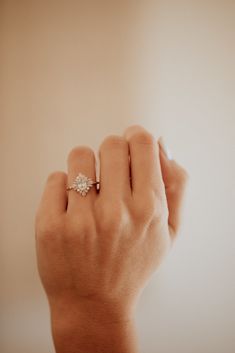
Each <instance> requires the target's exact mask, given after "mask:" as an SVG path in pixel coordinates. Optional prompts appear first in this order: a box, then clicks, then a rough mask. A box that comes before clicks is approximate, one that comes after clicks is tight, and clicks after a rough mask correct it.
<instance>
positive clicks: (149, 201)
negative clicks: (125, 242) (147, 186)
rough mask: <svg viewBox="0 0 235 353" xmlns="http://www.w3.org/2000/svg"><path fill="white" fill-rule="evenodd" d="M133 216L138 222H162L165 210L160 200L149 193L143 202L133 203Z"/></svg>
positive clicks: (165, 213)
mask: <svg viewBox="0 0 235 353" xmlns="http://www.w3.org/2000/svg"><path fill="white" fill-rule="evenodd" d="M134 218H135V220H136V221H137V222H138V223H140V224H147V223H149V222H151V221H152V220H155V221H156V220H157V221H158V222H162V221H163V220H165V218H167V210H166V211H165V207H164V204H163V202H162V200H160V199H159V198H158V197H156V196H155V195H149V196H148V198H146V200H145V201H144V202H142V203H140V202H136V203H135V208H134Z"/></svg>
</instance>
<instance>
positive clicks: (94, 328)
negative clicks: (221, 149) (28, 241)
mask: <svg viewBox="0 0 235 353" xmlns="http://www.w3.org/2000/svg"><path fill="white" fill-rule="evenodd" d="M159 146H160V147H159ZM99 158H100V177H99V180H100V190H99V191H97V189H96V187H94V186H93V187H92V188H91V190H90V191H89V192H88V194H87V196H85V197H83V196H81V195H80V194H79V193H77V192H75V191H74V190H71V191H69V192H67V191H66V186H67V185H71V184H72V182H73V181H74V179H75V177H76V176H77V174H78V173H79V172H81V173H83V174H85V175H87V176H89V177H91V178H92V179H93V180H95V179H96V161H95V154H94V152H93V151H92V150H91V149H90V148H89V147H85V146H80V147H77V148H75V149H73V150H72V151H71V152H70V154H69V156H68V175H67V174H65V173H63V172H55V173H53V174H51V175H50V176H49V178H48V180H47V183H46V186H45V191H44V193H43V196H42V200H41V203H40V206H39V209H38V212H37V216H36V245H37V256H38V268H39V273H40V276H41V280H42V283H43V286H44V288H45V291H46V293H47V297H48V300H49V304H50V309H51V321H52V330H53V337H54V341H55V346H56V350H57V352H59V353H65V352H66V353H70V352H71V353H72V352H83V353H87V352H89V353H90V352H92V353H94V352H101V351H102V353H106V352H109V353H111V352H115V353H116V352H122V353H124V352H131V353H132V352H136V347H135V339H134V329H133V323H132V320H133V313H134V308H135V306H136V303H137V300H138V298H139V296H140V293H141V291H142V290H143V288H144V287H145V285H146V283H147V282H148V280H149V278H150V276H151V275H152V274H153V273H154V272H155V271H156V270H157V269H158V267H159V265H160V264H161V262H162V261H163V259H164V257H165V256H166V254H167V252H168V250H169V249H170V247H171V244H172V241H173V240H174V239H175V237H176V235H177V232H178V228H179V223H180V214H181V205H182V199H183V194H184V189H185V183H186V180H187V174H186V172H185V170H184V169H183V168H182V167H180V166H179V165H178V164H177V163H176V162H175V161H174V160H170V159H168V158H167V154H166V151H165V149H164V146H163V145H162V144H161V143H160V144H159V143H158V142H157V141H156V139H155V138H154V136H152V134H150V133H149V132H148V131H146V130H145V129H144V128H143V127H141V126H138V125H134V126H131V127H129V128H128V129H127V130H126V131H125V133H124V136H123V137H121V136H109V137H107V138H106V139H105V140H104V141H103V143H102V144H101V146H100V149H99Z"/></svg>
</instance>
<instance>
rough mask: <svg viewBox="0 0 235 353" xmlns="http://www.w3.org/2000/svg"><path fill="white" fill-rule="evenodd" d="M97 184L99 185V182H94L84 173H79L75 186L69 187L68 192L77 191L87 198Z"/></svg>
mask: <svg viewBox="0 0 235 353" xmlns="http://www.w3.org/2000/svg"><path fill="white" fill-rule="evenodd" d="M96 184H99V181H93V180H92V179H91V178H88V177H87V176H85V175H83V174H82V173H79V174H78V176H76V178H75V180H74V182H73V184H72V185H71V186H68V187H67V189H66V190H75V191H77V192H79V193H80V194H81V195H82V196H86V194H87V193H88V191H89V190H90V189H91V188H92V186H93V185H96Z"/></svg>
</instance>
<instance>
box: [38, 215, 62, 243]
mask: <svg viewBox="0 0 235 353" xmlns="http://www.w3.org/2000/svg"><path fill="white" fill-rule="evenodd" d="M62 231H63V222H62V221H61V220H60V219H59V218H58V217H52V216H51V217H49V216H46V217H45V216H44V217H43V218H41V219H40V220H39V221H38V222H37V224H36V234H37V236H38V238H39V239H48V240H49V241H51V239H53V235H55V236H56V235H58V234H60V233H62Z"/></svg>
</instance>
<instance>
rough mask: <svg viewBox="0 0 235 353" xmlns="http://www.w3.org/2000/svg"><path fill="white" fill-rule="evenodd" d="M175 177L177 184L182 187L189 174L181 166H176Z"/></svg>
mask: <svg viewBox="0 0 235 353" xmlns="http://www.w3.org/2000/svg"><path fill="white" fill-rule="evenodd" d="M176 179H177V180H176V182H177V184H178V185H179V186H182V187H184V186H185V185H186V184H187V182H188V179H189V174H188V172H187V171H186V170H185V169H184V168H183V167H178V171H177V178H176Z"/></svg>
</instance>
